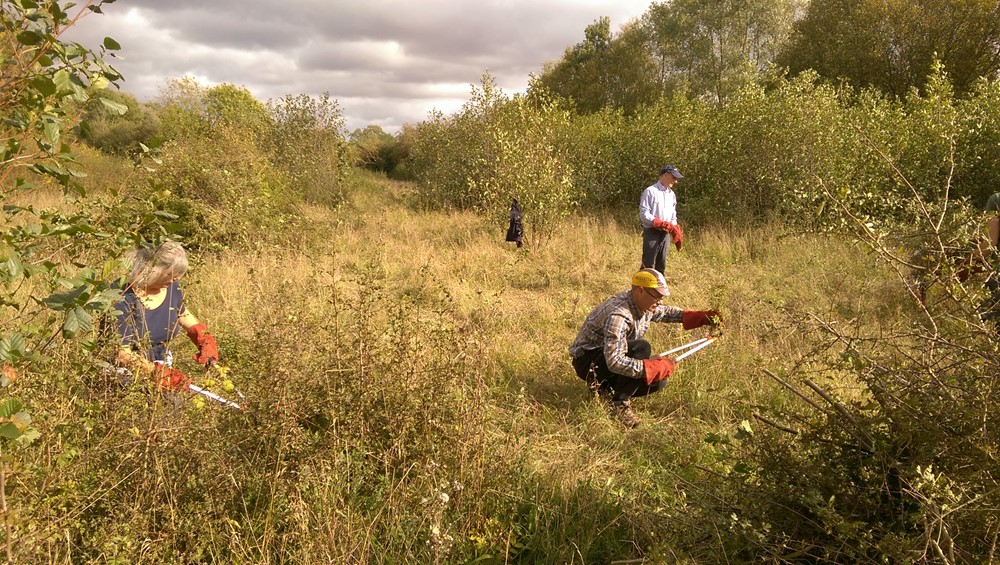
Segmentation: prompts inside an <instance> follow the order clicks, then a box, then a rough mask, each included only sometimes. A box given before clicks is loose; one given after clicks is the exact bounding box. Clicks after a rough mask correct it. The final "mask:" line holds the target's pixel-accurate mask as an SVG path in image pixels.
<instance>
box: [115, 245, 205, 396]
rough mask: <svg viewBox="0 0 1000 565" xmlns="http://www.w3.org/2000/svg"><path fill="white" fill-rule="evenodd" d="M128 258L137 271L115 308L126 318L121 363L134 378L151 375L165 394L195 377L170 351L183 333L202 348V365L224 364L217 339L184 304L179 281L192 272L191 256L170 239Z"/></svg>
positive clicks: (120, 323) (120, 320)
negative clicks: (175, 365)
mask: <svg viewBox="0 0 1000 565" xmlns="http://www.w3.org/2000/svg"><path fill="white" fill-rule="evenodd" d="M128 259H129V261H130V262H131V271H130V272H129V276H128V279H127V281H126V286H125V289H124V291H123V293H122V301H121V302H119V303H118V304H116V305H115V309H116V310H117V311H118V312H120V314H119V315H118V317H117V319H116V320H115V326H114V327H115V329H116V331H117V333H118V336H119V337H120V338H121V348H120V349H119V351H118V354H117V356H116V359H115V361H116V362H117V364H118V365H119V366H120V367H124V368H126V369H128V370H129V371H131V373H132V374H133V375H151V376H152V377H153V378H155V379H156V382H157V384H158V385H159V386H160V387H161V388H162V389H164V390H181V389H184V388H185V387H186V386H187V384H188V382H189V379H188V378H187V377H186V376H185V375H184V374H182V373H181V372H180V371H178V370H176V369H174V368H173V367H172V364H173V353H172V352H171V351H170V349H169V344H170V341H171V340H172V339H173V338H174V337H175V336H176V335H177V334H178V333H180V331H181V330H183V331H184V333H185V334H186V335H187V336H188V338H189V339H190V340H191V341H192V342H193V343H194V344H195V346H197V347H198V353H197V354H196V355H195V356H194V359H195V360H196V361H197V362H198V363H201V364H204V365H206V366H209V365H213V364H215V363H216V362H217V361H218V360H219V348H218V345H217V344H216V341H215V338H214V337H213V336H212V334H210V333H208V328H206V327H205V324H204V323H203V322H200V321H199V320H198V318H196V317H195V316H194V314H192V313H191V311H190V310H188V309H187V308H186V307H185V305H184V293H183V292H182V291H181V288H180V285H179V284H178V281H179V280H180V279H181V277H183V276H184V274H185V273H186V272H187V269H188V259H187V253H186V252H185V251H184V248H183V247H181V245H180V244H179V243H175V242H172V241H168V242H165V243H163V244H162V245H160V246H159V247H157V248H155V249H151V248H141V249H137V250H135V251H133V252H132V253H130V254H129V256H128Z"/></svg>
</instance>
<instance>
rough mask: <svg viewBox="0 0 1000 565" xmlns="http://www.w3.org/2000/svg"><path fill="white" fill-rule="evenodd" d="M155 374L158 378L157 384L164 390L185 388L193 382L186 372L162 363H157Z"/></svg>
mask: <svg viewBox="0 0 1000 565" xmlns="http://www.w3.org/2000/svg"><path fill="white" fill-rule="evenodd" d="M153 376H154V377H155V378H156V384H157V385H159V387H160V390H163V391H178V390H184V389H186V388H187V386H188V383H190V382H191V379H189V378H187V376H186V375H184V373H182V372H180V371H178V370H177V369H173V368H171V367H167V366H166V365H164V364H162V363H157V364H156V372H155V373H153Z"/></svg>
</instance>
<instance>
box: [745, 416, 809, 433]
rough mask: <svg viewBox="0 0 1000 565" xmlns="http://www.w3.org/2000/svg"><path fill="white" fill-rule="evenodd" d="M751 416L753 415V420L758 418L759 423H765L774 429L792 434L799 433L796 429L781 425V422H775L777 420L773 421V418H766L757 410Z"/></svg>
mask: <svg viewBox="0 0 1000 565" xmlns="http://www.w3.org/2000/svg"><path fill="white" fill-rule="evenodd" d="M753 417H754V419H755V420H758V421H760V422H761V423H764V424H767V425H768V426H771V427H772V428H774V429H776V430H781V431H783V432H786V433H789V434H792V435H794V436H797V435H799V431H798V430H793V429H792V428H789V427H786V426H782V425H781V424H779V423H777V422H775V421H773V420H769V419H768V418H765V417H764V416H762V415H761V414H759V413H757V412H754V413H753Z"/></svg>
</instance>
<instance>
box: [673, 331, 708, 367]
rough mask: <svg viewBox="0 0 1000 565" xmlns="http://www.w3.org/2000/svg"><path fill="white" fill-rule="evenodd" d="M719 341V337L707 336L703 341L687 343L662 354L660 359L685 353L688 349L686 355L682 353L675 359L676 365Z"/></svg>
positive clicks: (697, 340)
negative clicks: (672, 354) (679, 352)
mask: <svg viewBox="0 0 1000 565" xmlns="http://www.w3.org/2000/svg"><path fill="white" fill-rule="evenodd" d="M717 339H719V336H716V335H709V336H705V337H703V338H701V339H696V340H694V341H692V342H691V343H686V344H684V345H681V346H678V347H675V348H673V349H671V350H669V351H664V352H663V353H660V357H666V356H667V355H670V354H671V353H677V352H678V351H684V350H685V349H687V350H688V351H685V352H684V353H681V354H680V355H678V356H677V357H674V363H676V362H678V361H680V360H681V359H684V358H685V357H688V356H689V355H692V354H694V353H697V352H699V351H701V350H702V349H705V348H706V347H708V346H709V345H712V342H713V341H715V340H717Z"/></svg>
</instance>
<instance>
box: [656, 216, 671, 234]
mask: <svg viewBox="0 0 1000 565" xmlns="http://www.w3.org/2000/svg"><path fill="white" fill-rule="evenodd" d="M653 229H657V230H661V231H665V232H667V233H671V232H672V231H673V229H674V225H673V224H671V223H670V222H668V221H666V220H661V219H659V218H653Z"/></svg>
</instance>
